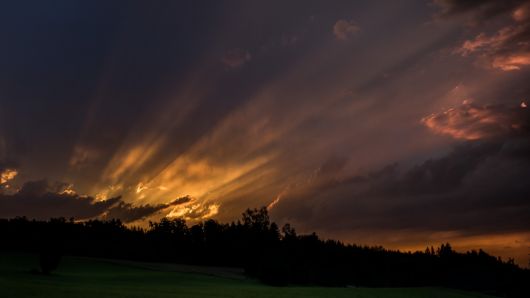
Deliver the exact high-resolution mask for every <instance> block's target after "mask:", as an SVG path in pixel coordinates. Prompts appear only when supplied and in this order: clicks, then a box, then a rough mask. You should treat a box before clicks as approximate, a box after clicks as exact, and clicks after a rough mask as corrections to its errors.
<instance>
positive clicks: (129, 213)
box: [0, 180, 190, 223]
mask: <svg viewBox="0 0 530 298" xmlns="http://www.w3.org/2000/svg"><path fill="white" fill-rule="evenodd" d="M189 201H190V198H189V197H182V198H178V199H176V200H174V201H172V202H170V203H167V204H156V205H150V204H145V205H140V206H134V205H132V204H129V203H125V202H123V201H122V199H121V197H114V198H110V199H107V200H104V201H99V200H96V199H95V198H93V197H90V196H82V195H78V194H76V193H75V192H74V191H73V190H72V189H71V185H69V184H67V183H62V182H56V183H49V182H48V181H46V180H39V181H30V182H26V183H25V184H24V185H23V186H22V187H21V188H20V189H19V190H18V191H17V192H15V193H14V194H0V218H11V217H16V216H26V217H28V218H35V219H49V218H54V217H66V218H72V217H73V218H75V219H80V220H83V219H91V218H98V217H100V218H103V219H113V218H114V219H120V220H122V221H123V222H126V223H128V222H132V221H135V220H139V219H143V218H145V217H147V216H150V215H154V214H155V213H157V212H159V211H160V210H162V209H165V208H168V207H171V206H176V205H180V204H184V203H187V202H189Z"/></svg>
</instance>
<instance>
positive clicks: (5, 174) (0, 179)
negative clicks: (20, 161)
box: [0, 168, 18, 184]
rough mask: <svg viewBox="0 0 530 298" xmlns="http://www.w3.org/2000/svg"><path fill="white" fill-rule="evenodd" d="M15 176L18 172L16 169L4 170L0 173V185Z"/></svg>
mask: <svg viewBox="0 0 530 298" xmlns="http://www.w3.org/2000/svg"><path fill="white" fill-rule="evenodd" d="M17 175H18V171H17V170H16V169H9V168H8V169H4V170H3V171H2V172H0V184H4V183H7V182H9V181H10V180H13V179H14V178H15V177H16V176H17Z"/></svg>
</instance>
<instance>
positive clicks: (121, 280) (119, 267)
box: [0, 253, 487, 298]
mask: <svg viewBox="0 0 530 298" xmlns="http://www.w3.org/2000/svg"><path fill="white" fill-rule="evenodd" d="M36 268H37V257H36V256H33V255H22V254H5V253H4V254H1V255H0V297H2V298H10V297H78V298H83V297H97V298H105V297H245V298H247V297H326V298H330V297H366V298H369V297H381V298H384V297H440V298H442V297H444V298H445V297H447V298H453V297H454V298H457V297H461V298H464V297H487V296H484V295H480V294H476V293H469V292H463V291H457V290H450V289H440V288H398V289H394V288H384V289H372V288H321V287H270V286H265V285H262V284H260V283H258V282H255V281H253V280H248V279H245V278H244V277H243V276H242V275H240V274H239V272H238V271H237V270H230V269H222V268H204V267H191V266H178V265H170V264H147V263H134V262H120V261H106V260H98V259H86V258H75V257H65V258H63V260H62V262H61V264H60V267H59V269H58V270H57V271H56V272H55V273H53V274H52V275H50V276H44V275H40V274H34V273H31V270H32V269H36Z"/></svg>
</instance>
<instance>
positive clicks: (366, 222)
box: [272, 122, 530, 235]
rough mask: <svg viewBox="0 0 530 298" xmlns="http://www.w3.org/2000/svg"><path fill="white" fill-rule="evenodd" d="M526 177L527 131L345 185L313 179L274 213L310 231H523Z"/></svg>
mask: <svg viewBox="0 0 530 298" xmlns="http://www.w3.org/2000/svg"><path fill="white" fill-rule="evenodd" d="M527 123H528V122H527ZM527 177H530V141H529V139H528V132H526V133H525V134H519V135H517V136H514V135H503V136H497V138H494V139H489V140H487V141H470V142H465V143H462V144H460V145H457V146H456V147H455V148H454V149H453V150H452V151H451V152H450V153H449V154H447V155H445V156H443V157H440V158H432V159H428V160H426V161H425V162H423V163H421V164H419V165H417V166H414V167H412V168H409V169H405V170H403V169H402V168H401V167H399V166H398V165H396V164H394V165H390V166H387V167H385V168H382V169H381V170H379V171H376V172H373V173H371V174H367V175H362V176H355V177H351V178H345V179H344V178H343V179H337V178H335V179H319V178H318V176H317V177H316V178H314V179H313V180H312V181H311V182H309V183H307V184H305V185H302V186H301V187H299V188H297V189H294V190H292V191H289V192H288V193H287V194H284V195H283V196H282V198H281V200H280V201H279V202H278V203H277V204H276V205H275V206H274V208H273V209H272V214H273V215H274V216H277V217H278V218H281V219H282V220H285V221H294V222H296V223H297V224H300V225H302V226H305V227H306V228H308V229H309V230H310V229H323V230H326V231H333V230H335V231H336V230H352V231H356V230H365V231H366V230H386V231H399V230H403V229H408V230H416V231H430V232H436V231H439V232H442V231H455V232H458V233H460V234H462V235H469V234H474V235H482V234H488V233H495V232H501V233H504V232H520V231H527V230H528V229H529V228H530V202H529V201H528V194H529V193H530V185H529V184H528V183H527Z"/></svg>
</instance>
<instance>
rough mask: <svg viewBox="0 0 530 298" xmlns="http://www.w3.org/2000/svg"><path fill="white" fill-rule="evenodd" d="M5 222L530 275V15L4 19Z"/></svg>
mask: <svg viewBox="0 0 530 298" xmlns="http://www.w3.org/2000/svg"><path fill="white" fill-rule="evenodd" d="M0 37H1V41H2V43H1V46H0V217H7V218H9V217H14V216H18V215H25V216H28V217H30V218H40V219H46V218H49V217H57V216H65V217H75V218H77V219H80V220H83V219H90V218H101V219H106V218H113V217H117V218H120V219H122V220H123V221H124V222H126V223H129V224H132V225H141V226H144V225H145V224H146V223H147V222H148V221H149V220H158V219H160V218H162V217H164V216H168V217H183V218H185V219H186V220H188V221H190V222H196V221H200V220H204V219H208V218H213V219H218V220H220V221H231V220H234V219H237V218H239V216H240V214H241V212H242V211H244V210H245V209H246V208H249V207H250V208H253V207H260V206H268V208H269V211H270V215H271V217H272V219H273V220H275V221H277V222H278V223H280V224H282V223H286V222H289V223H291V224H292V225H293V226H295V227H296V229H297V230H298V231H299V232H311V231H316V232H317V233H318V234H319V235H320V236H321V237H323V238H334V239H340V240H343V241H345V242H351V243H359V244H370V245H383V246H385V247H389V248H399V249H405V250H408V249H412V250H415V249H421V250H423V249H424V248H425V247H426V246H427V245H429V246H430V245H435V246H436V245H439V244H440V243H441V242H446V241H449V242H451V244H452V245H453V246H454V247H455V248H457V249H471V248H484V249H485V250H486V251H488V252H490V253H492V254H495V255H502V256H503V257H504V258H507V257H514V258H516V261H517V262H518V263H519V264H521V265H525V266H527V265H528V262H529V254H530V112H529V108H527V105H528V104H530V1H520V0H513V1H508V0H506V1H497V0H489V1H456V0H435V1H429V0H419V1H390V0H388V1H368V0H367V1H323V0H322V1H24V0H22V1H10V2H3V3H2V4H1V5H0Z"/></svg>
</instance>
